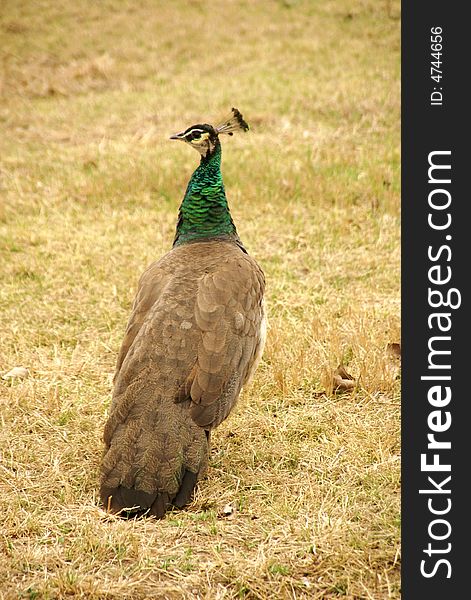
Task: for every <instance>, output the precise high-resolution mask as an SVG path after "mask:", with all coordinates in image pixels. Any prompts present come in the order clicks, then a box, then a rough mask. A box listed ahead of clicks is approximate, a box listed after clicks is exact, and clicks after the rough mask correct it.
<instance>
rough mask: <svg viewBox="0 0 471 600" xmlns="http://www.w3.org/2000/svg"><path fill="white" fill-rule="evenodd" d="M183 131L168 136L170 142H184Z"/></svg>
mask: <svg viewBox="0 0 471 600" xmlns="http://www.w3.org/2000/svg"><path fill="white" fill-rule="evenodd" d="M184 133H185V132H184V131H181V132H180V133H175V134H174V135H171V136H170V138H169V139H170V140H183V141H185V137H184V135H183V134H184Z"/></svg>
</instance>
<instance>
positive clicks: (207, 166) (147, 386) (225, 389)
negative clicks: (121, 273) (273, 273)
mask: <svg viewBox="0 0 471 600" xmlns="http://www.w3.org/2000/svg"><path fill="white" fill-rule="evenodd" d="M248 129H249V126H248V125H247V123H246V122H245V120H244V118H243V117H242V114H241V113H240V112H239V111H238V110H237V109H236V108H233V109H232V111H231V114H230V116H229V117H228V118H227V119H225V120H224V121H223V122H222V123H221V124H220V125H218V126H212V125H209V124H207V123H205V124H197V125H192V126H191V127H188V128H187V129H185V130H184V131H182V132H180V133H177V134H175V135H172V136H171V138H170V139H171V140H181V141H183V142H185V143H186V144H188V145H190V146H191V147H192V148H194V149H195V150H197V151H198V152H199V153H200V155H201V158H200V164H199V166H198V167H197V168H196V170H195V171H194V172H193V175H192V176H191V178H190V181H189V183H188V186H187V189H186V192H185V195H184V197H183V201H182V202H181V205H180V208H179V214H178V221H177V225H176V233H175V238H174V241H173V246H172V249H171V250H170V251H169V252H168V253H167V254H165V255H164V256H163V257H162V258H160V259H159V260H157V261H155V262H153V263H152V264H151V265H150V266H149V267H148V268H147V269H146V270H145V271H144V273H143V274H142V275H141V277H140V279H139V283H138V289H137V293H136V296H135V299H134V303H133V306H132V311H131V315H130V318H129V321H128V324H127V328H126V332H125V335H124V340H123V342H122V345H121V349H120V351H119V354H118V358H117V365H116V371H115V375H114V379H113V395H112V401H111V406H110V412H109V417H108V420H107V422H106V424H105V428H104V435H103V439H104V444H105V449H104V453H103V458H102V464H101V485H100V497H101V502H102V504H103V506H104V507H105V509H106V510H108V511H110V512H112V513H118V514H120V515H122V516H141V515H146V516H147V515H148V516H154V517H156V518H162V517H163V516H164V515H165V513H166V511H167V510H168V509H170V508H172V507H177V508H183V507H184V506H185V505H186V504H188V503H189V502H190V501H191V500H192V497H193V493H194V489H195V486H196V484H197V482H198V481H199V480H200V479H201V478H202V477H203V475H204V474H205V472H206V470H207V467H208V456H209V448H210V434H211V431H212V430H213V429H214V428H215V427H217V426H218V425H219V424H220V423H221V422H222V421H223V420H224V419H225V418H226V417H227V416H228V415H229V413H230V412H231V410H232V408H233V407H234V405H235V403H236V401H237V398H238V396H239V394H240V391H241V389H242V387H243V386H244V385H245V384H247V382H248V381H249V380H250V379H251V378H252V376H253V374H254V372H255V369H256V368H257V365H258V363H259V361H260V358H261V356H262V352H263V348H264V345H265V339H266V317H265V309H264V301H263V298H264V289H265V277H264V274H263V271H262V269H261V268H260V267H259V265H258V264H257V262H256V261H255V260H254V259H253V258H252V257H251V256H250V255H249V254H248V252H247V250H246V249H245V247H244V245H243V243H242V242H241V240H240V238H239V235H238V233H237V230H236V227H235V225H234V222H233V220H232V217H231V213H230V211H229V206H228V202H227V199H226V193H225V190H224V183H223V179H222V174H221V142H220V139H219V138H220V136H221V135H229V136H231V135H233V133H235V132H239V131H247V130H248Z"/></svg>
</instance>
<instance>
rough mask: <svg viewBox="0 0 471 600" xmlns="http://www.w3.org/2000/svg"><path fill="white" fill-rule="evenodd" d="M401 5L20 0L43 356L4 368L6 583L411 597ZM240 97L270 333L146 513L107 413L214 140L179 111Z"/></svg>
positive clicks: (235, 165) (16, 131) (194, 595)
mask: <svg viewBox="0 0 471 600" xmlns="http://www.w3.org/2000/svg"><path fill="white" fill-rule="evenodd" d="M399 17H400V15H399V4H398V3H397V2H388V1H385V2H376V1H374V0H356V1H354V2H347V0H324V1H319V2H309V1H307V0H306V1H296V0H290V1H288V0H285V1H284V2H283V1H275V0H261V1H259V2H249V1H248V0H227V1H222V0H220V1H214V2H211V3H210V2H204V1H197V0H193V1H190V0H188V1H183V0H175V1H174V2H160V3H157V2H151V0H122V1H118V0H105V1H103V2H92V1H91V0H63V1H62V2H54V1H53V0H39V1H33V0H24V1H23V2H17V1H15V0H4V1H3V2H2V7H1V9H0V39H1V43H0V263H1V288H0V307H1V313H0V331H1V344H0V373H2V374H5V373H7V372H8V371H9V370H10V369H11V368H13V367H16V366H22V367H25V368H27V369H28V371H29V377H26V378H15V379H0V406H1V420H2V424H1V431H0V448H1V455H2V456H1V464H0V505H1V514H2V523H1V526H0V598H2V599H10V598H29V599H31V600H32V599H36V598H40V599H43V598H65V597H73V598H92V599H112V598H115V599H120V598H128V599H133V600H134V599H145V598H177V599H179V598H183V599H200V598H201V599H223V598H224V599H225V598H227V599H229V598H258V599H264V598H267V599H271V598H292V599H295V598H296V599H299V598H313V599H322V598H347V599H357V600H359V599H383V598H396V599H397V598H399V597H400V574H399V569H400V546H399V541H400V438H399V417H400V398H399V392H400V379H399V365H398V364H397V359H396V358H394V357H392V356H391V355H390V353H388V352H387V350H386V349H387V346H388V344H390V343H396V342H399V341H400V340H399V335H400V295H399V294H400V264H399V257H400V252H399V248H400V246H399V243H400V235H399V232H400V212H399V211H400V205H399V198H400V177H399V167H400V132H399V119H400V105H399V100H400V93H399V90H400V86H399V77H400V72H399V53H400V20H399ZM232 106H236V107H238V108H239V109H240V110H241V111H242V113H243V114H244V116H245V117H246V119H247V121H248V122H249V123H250V125H251V132H249V133H247V134H245V135H239V136H234V137H233V138H230V139H227V140H225V142H226V143H225V145H224V148H223V153H224V156H223V172H224V178H225V185H226V190H227V194H228V198H229V202H230V205H231V208H232V212H233V217H234V220H235V222H236V224H237V226H238V230H239V233H240V236H241V238H242V239H243V241H244V242H245V244H246V246H247V248H248V249H249V252H250V253H251V254H252V255H253V256H254V257H255V258H256V259H257V260H258V261H259V262H260V264H261V265H262V266H263V268H264V270H265V273H266V278H267V304H268V312H269V321H270V326H269V334H268V342H267V347H266V351H265V354H264V358H263V361H262V364H261V366H260V368H259V370H258V372H257V376H256V378H255V380H254V382H253V384H252V385H251V386H250V389H247V390H246V391H245V392H244V394H243V396H242V398H241V400H240V402H239V404H238V406H237V408H236V409H235V411H234V413H233V414H232V415H231V416H230V418H229V419H228V420H227V421H226V422H225V423H223V424H222V425H221V427H220V428H219V429H218V430H217V431H216V433H215V435H214V438H213V439H214V442H213V450H212V455H211V462H210V469H209V473H208V477H207V478H206V480H205V481H204V482H203V483H202V485H201V486H200V488H199V490H198V493H197V495H196V498H195V500H194V502H193V503H192V505H191V506H190V507H189V508H188V509H187V510H185V511H180V512H174V513H171V514H169V515H168V516H167V517H166V518H165V519H164V520H163V521H160V522H155V521H150V520H147V521H145V520H144V521H131V522H125V521H122V520H120V519H117V518H112V517H109V516H107V515H106V514H105V513H104V512H103V511H102V510H101V509H100V507H99V506H98V501H97V478H98V468H99V461H100V456H101V451H102V442H101V436H102V430H103V424H104V421H105V418H106V414H107V408H108V405H109V400H110V393H111V377H112V374H113V369H114V363H115V359H116V355H117V351H118V348H119V345H120V341H121V339H122V336H123V331H124V327H125V324H126V320H127V316H128V314H129V310H130V305H131V302H132V299H133V295H134V291H135V289H136V283H137V278H138V276H139V274H140V273H141V272H142V271H143V269H144V268H145V267H146V266H147V264H148V263H150V262H151V261H152V260H154V258H157V257H159V256H161V255H162V254H163V253H164V252H165V251H166V250H168V249H169V247H170V245H171V242H172V238H173V233H174V226H175V220H176V214H177V209H178V204H179V201H180V200H181V198H182V196H183V193H184V189H185V186H186V183H187V180H188V178H189V176H190V174H191V172H192V170H193V169H194V168H195V166H196V164H197V161H198V157H197V156H196V154H195V153H194V151H192V150H191V149H189V148H187V147H184V146H183V145H182V144H175V143H173V142H169V141H168V137H169V135H171V134H172V133H174V132H176V131H180V130H181V129H183V128H185V127H187V126H189V125H191V124H193V123H194V122H198V121H201V120H203V121H210V122H211V121H213V120H219V119H220V118H221V117H224V116H225V114H226V113H227V112H228V111H229V109H230V108H231V107H232ZM339 364H343V365H344V366H345V368H346V369H347V371H348V372H349V373H350V374H351V375H352V376H353V377H354V378H355V382H356V385H355V388H354V389H353V390H352V391H350V392H349V393H334V391H333V389H332V376H333V373H334V371H335V369H336V368H337V366H338V365H339ZM227 505H230V506H231V507H232V508H231V510H229V509H228V508H227ZM226 513H230V514H226Z"/></svg>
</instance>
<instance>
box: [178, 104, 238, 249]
mask: <svg viewBox="0 0 471 600" xmlns="http://www.w3.org/2000/svg"><path fill="white" fill-rule="evenodd" d="M248 128H249V126H248V125H247V123H246V122H245V121H244V119H243V117H242V115H241V114H240V112H239V111H238V110H237V109H236V108H233V109H232V113H231V116H230V117H229V118H228V119H225V120H224V121H223V122H222V123H221V124H220V125H218V126H216V127H213V126H212V125H208V124H207V123H205V124H198V125H193V126H192V127H189V128H188V129H186V130H185V131H182V132H181V133H177V134H175V135H173V136H172V137H171V138H170V139H176V140H181V141H183V142H186V143H187V144H189V145H190V146H193V148H195V150H197V151H198V152H199V153H200V154H201V162H200V164H199V166H198V168H197V169H196V170H195V171H194V173H193V175H192V176H191V178H190V181H189V183H188V187H187V189H186V193H185V196H184V198H183V201H182V203H181V205H180V211H179V215H178V223H177V230H176V234H175V240H174V246H178V245H180V244H184V243H188V242H193V241H201V240H208V239H214V238H216V239H218V238H229V239H233V240H234V241H236V242H237V243H240V240H239V238H238V235H237V230H236V228H235V225H234V222H233V220H232V217H231V214H230V211H229V206H228V203H227V199H226V193H225V191H224V183H223V180H222V174H221V143H220V141H219V135H220V134H226V135H232V134H233V133H234V132H236V131H247V130H248Z"/></svg>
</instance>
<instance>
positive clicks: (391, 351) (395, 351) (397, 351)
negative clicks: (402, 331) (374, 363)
mask: <svg viewBox="0 0 471 600" xmlns="http://www.w3.org/2000/svg"><path fill="white" fill-rule="evenodd" d="M386 353H387V355H388V356H390V357H391V358H397V359H399V360H400V359H401V344H398V343H397V342H391V343H389V344H388V345H387V346H386Z"/></svg>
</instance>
